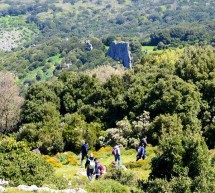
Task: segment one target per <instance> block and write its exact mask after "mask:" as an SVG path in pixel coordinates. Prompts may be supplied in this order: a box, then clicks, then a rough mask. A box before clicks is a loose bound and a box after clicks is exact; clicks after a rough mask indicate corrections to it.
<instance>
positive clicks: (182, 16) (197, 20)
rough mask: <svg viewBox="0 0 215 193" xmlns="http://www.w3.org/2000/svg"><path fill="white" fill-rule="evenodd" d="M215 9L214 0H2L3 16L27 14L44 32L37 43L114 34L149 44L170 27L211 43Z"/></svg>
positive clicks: (28, 20)
mask: <svg viewBox="0 0 215 193" xmlns="http://www.w3.org/2000/svg"><path fill="white" fill-rule="evenodd" d="M214 6H215V3H214V2H213V1H210V0H205V1H201V0H196V1H194V2H192V3H191V2H190V1H177V0H165V1H163V0H153V1H142V0H111V1H109V0H103V1H98V0H52V1H50V0H45V1H42V0H37V1H33V0H32V1H25V0H23V1H10V0H2V1H1V3H0V15H1V17H5V16H7V15H10V16H20V15H24V16H25V20H26V22H28V23H31V24H34V25H36V26H37V28H38V29H39V31H40V34H38V35H37V38H36V40H35V41H33V42H35V43H37V42H38V41H39V42H41V41H46V40H47V39H50V38H54V37H61V38H65V37H70V36H76V37H79V38H80V37H92V36H94V37H99V38H101V37H106V36H110V35H115V36H120V37H127V38H131V37H139V38H142V39H143V41H145V40H148V39H149V36H150V35H151V34H152V33H154V32H156V31H158V30H165V29H169V28H183V29H186V30H188V31H189V32H190V35H192V33H196V31H197V35H199V36H200V37H201V38H204V39H205V40H207V41H209V42H210V41H211V40H212V38H213V37H214V19H215V14H214V8H215V7H214ZM31 30H32V29H31ZM206 34H207V35H206ZM198 39H199V38H198ZM29 43H32V41H30V42H29Z"/></svg>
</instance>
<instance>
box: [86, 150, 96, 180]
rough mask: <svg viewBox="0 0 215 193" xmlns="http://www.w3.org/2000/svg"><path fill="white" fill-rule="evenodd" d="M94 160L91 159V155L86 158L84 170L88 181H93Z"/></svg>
mask: <svg viewBox="0 0 215 193" xmlns="http://www.w3.org/2000/svg"><path fill="white" fill-rule="evenodd" d="M95 165H96V164H95V159H94V157H93V154H92V153H91V154H90V156H89V157H88V159H87V161H86V163H85V168H86V170H87V177H88V178H89V180H92V179H93V174H94V170H95Z"/></svg>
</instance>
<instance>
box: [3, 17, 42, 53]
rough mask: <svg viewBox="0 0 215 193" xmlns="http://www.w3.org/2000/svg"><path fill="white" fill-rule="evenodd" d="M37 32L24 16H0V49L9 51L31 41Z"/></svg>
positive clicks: (35, 27)
mask: <svg viewBox="0 0 215 193" xmlns="http://www.w3.org/2000/svg"><path fill="white" fill-rule="evenodd" d="M38 34H39V29H38V28H37V26H36V24H34V23H27V22H26V19H25V17H24V16H22V15H20V16H5V17H0V39H1V44H0V45H1V46H0V49H1V50H5V51H10V50H11V49H14V48H17V47H23V46H24V45H25V44H29V43H30V42H33V41H34V39H35V37H36V36H37V35H38Z"/></svg>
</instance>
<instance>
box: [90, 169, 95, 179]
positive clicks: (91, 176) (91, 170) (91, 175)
mask: <svg viewBox="0 0 215 193" xmlns="http://www.w3.org/2000/svg"><path fill="white" fill-rule="evenodd" d="M93 172H94V169H90V180H92V179H93Z"/></svg>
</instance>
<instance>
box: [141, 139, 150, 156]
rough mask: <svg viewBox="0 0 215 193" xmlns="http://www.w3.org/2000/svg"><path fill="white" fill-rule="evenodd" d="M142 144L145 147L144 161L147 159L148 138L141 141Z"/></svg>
mask: <svg viewBox="0 0 215 193" xmlns="http://www.w3.org/2000/svg"><path fill="white" fill-rule="evenodd" d="M141 143H142V144H143V146H144V159H145V158H146V146H147V145H148V143H147V137H146V136H145V137H144V138H143V139H141Z"/></svg>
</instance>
